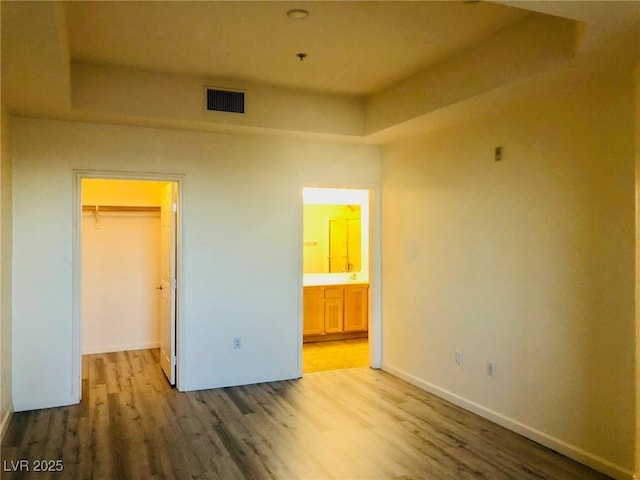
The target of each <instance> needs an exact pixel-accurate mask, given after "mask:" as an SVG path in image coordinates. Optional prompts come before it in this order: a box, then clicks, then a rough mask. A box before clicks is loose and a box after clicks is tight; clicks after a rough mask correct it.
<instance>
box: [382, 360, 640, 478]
mask: <svg viewBox="0 0 640 480" xmlns="http://www.w3.org/2000/svg"><path fill="white" fill-rule="evenodd" d="M382 370H384V371H385V372H388V373H390V374H392V375H395V376H396V377H399V378H401V379H403V380H406V381H407V382H409V383H411V384H413V385H416V386H417V387H420V388H422V389H423V390H426V391H427V392H429V393H432V394H434V395H436V396H438V397H440V398H443V399H445V400H447V401H449V402H451V403H453V404H455V405H458V406H459V407H462V408H464V409H465V410H469V411H470V412H473V413H475V414H477V415H480V416H481V417H484V418H486V419H488V420H491V421H492V422H494V423H497V424H498V425H500V426H502V427H505V428H508V429H509V430H511V431H513V432H516V433H518V434H520V435H522V436H523V437H527V438H528V439H530V440H533V441H534V442H537V443H539V444H541V445H544V446H545V447H548V448H550V449H552V450H555V451H556V452H558V453H561V454H562V455H565V456H567V457H569V458H572V459H573V460H576V461H577V462H580V463H582V464H584V465H587V466H588V467H591V468H593V469H594V470H598V471H599V472H601V473H604V474H605V475H609V476H610V477H613V478H615V479H616V480H634V479H635V478H636V477H635V475H634V474H633V472H631V471H629V470H627V469H626V468H623V467H621V466H619V465H616V464H614V463H613V462H610V461H608V460H606V459H604V458H602V457H599V456H598V455H594V454H592V453H589V452H587V451H585V450H583V449H581V448H579V447H576V446H575V445H571V444H569V443H567V442H564V441H562V440H560V439H558V438H555V437H553V436H551V435H548V434H546V433H544V432H541V431H540V430H537V429H535V428H533V427H530V426H529V425H525V424H523V423H521V422H518V421H517V420H514V419H512V418H509V417H507V416H505V415H502V414H500V413H498V412H495V411H493V410H490V409H488V408H486V407H484V406H482V405H480V404H478V403H475V402H472V401H471V400H468V399H466V398H464V397H461V396H459V395H456V394H455V393H452V392H450V391H448V390H445V389H443V388H440V387H438V386H436V385H433V384H431V383H429V382H426V381H424V380H422V379H420V378H418V377H416V376H414V375H412V374H410V373H407V372H405V371H404V370H401V369H399V368H396V367H394V366H392V365H388V364H385V363H383V365H382Z"/></svg>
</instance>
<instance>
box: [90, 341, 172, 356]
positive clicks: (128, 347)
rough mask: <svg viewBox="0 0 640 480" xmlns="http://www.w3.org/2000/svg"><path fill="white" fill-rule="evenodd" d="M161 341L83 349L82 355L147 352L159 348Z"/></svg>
mask: <svg viewBox="0 0 640 480" xmlns="http://www.w3.org/2000/svg"><path fill="white" fill-rule="evenodd" d="M159 347H160V341H159V340H158V341H155V342H143V343H129V344H126V345H98V346H95V347H82V355H91V354H94V353H113V352H125V351H127V350H146V349H148V348H159Z"/></svg>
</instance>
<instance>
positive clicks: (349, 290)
mask: <svg viewBox="0 0 640 480" xmlns="http://www.w3.org/2000/svg"><path fill="white" fill-rule="evenodd" d="M368 329H369V287H368V286H367V285H352V286H351V285H350V286H348V287H345V289H344V331H345V332H360V331H367V330H368Z"/></svg>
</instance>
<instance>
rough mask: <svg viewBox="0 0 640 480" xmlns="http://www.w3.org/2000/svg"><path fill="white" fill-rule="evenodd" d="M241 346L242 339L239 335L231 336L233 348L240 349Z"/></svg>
mask: <svg viewBox="0 0 640 480" xmlns="http://www.w3.org/2000/svg"><path fill="white" fill-rule="evenodd" d="M241 348H242V339H241V338H240V337H233V349H234V350H240V349H241Z"/></svg>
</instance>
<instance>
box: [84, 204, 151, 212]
mask: <svg viewBox="0 0 640 480" xmlns="http://www.w3.org/2000/svg"><path fill="white" fill-rule="evenodd" d="M82 211H83V212H93V213H96V212H97V213H100V212H160V207H132V206H128V205H83V206H82Z"/></svg>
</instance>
